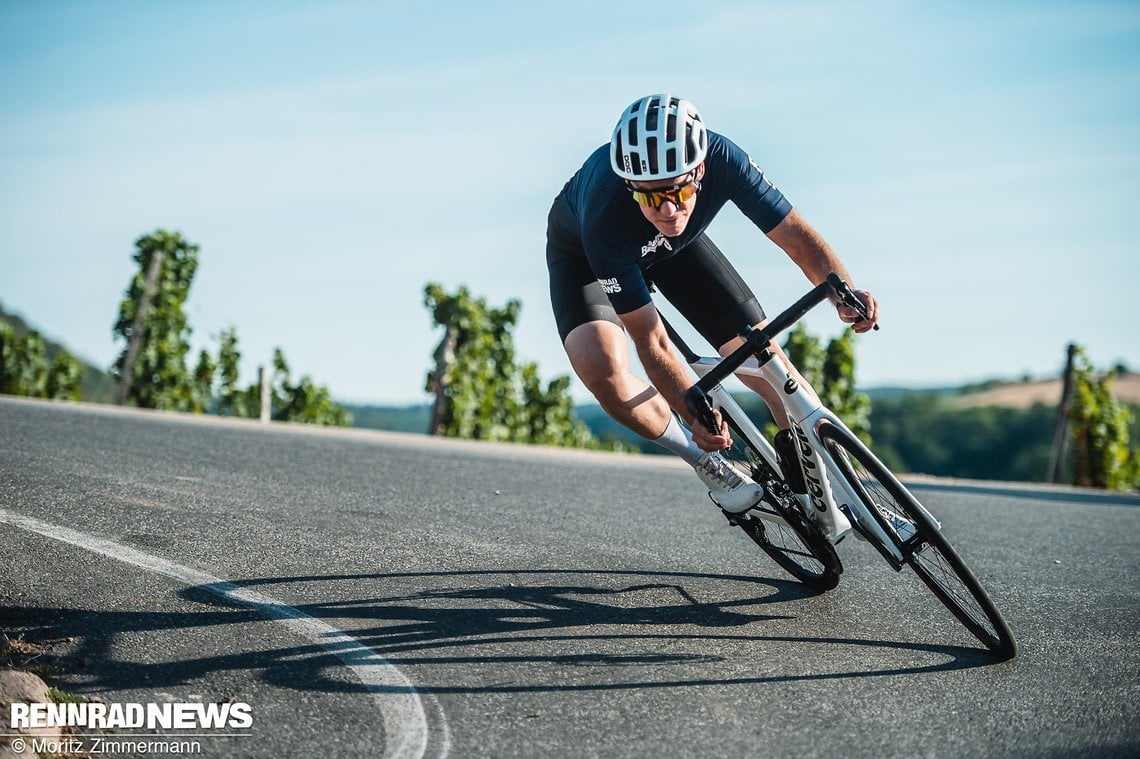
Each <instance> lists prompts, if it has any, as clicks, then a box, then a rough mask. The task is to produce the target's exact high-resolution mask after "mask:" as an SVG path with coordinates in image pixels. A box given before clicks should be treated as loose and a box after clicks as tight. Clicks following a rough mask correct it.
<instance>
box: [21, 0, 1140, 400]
mask: <svg viewBox="0 0 1140 759" xmlns="http://www.w3.org/2000/svg"><path fill="white" fill-rule="evenodd" d="M548 5H549V4H545V3H531V2H482V3H458V2H456V3H430V2H425V3H407V2H400V3H386V2H347V1H344V0H332V1H326V2H320V3H315V2H314V3H299V2H287V1H286V2H242V3H231V2H209V1H204V0H199V1H198V2H181V3H176V2H167V3H156V2H116V1H114V0H102V1H100V2H63V1H57V2H50V3H41V2H33V1H32V0H28V1H26V2H16V1H13V0H3V2H0V114H2V118H0V304H2V305H3V306H4V308H5V309H6V310H9V311H15V312H17V313H19V314H21V315H23V316H24V317H25V318H26V319H28V320H29V321H31V322H33V323H34V324H36V325H38V326H39V327H40V328H41V330H42V331H43V332H44V333H45V334H46V335H47V336H48V337H50V338H53V339H56V340H58V341H60V342H62V343H64V344H65V345H67V346H68V347H69V348H70V349H71V350H72V351H73V352H75V353H77V354H79V355H81V356H83V357H85V358H86V359H88V360H90V361H92V362H94V363H96V364H99V365H102V366H107V365H109V364H110V363H111V362H112V361H113V360H114V358H115V356H116V355H117V353H118V351H119V350H120V348H121V346H120V345H118V344H117V343H115V342H114V340H113V338H112V334H111V325H112V323H113V321H114V319H115V315H116V309H117V305H118V302H119V300H120V298H121V297H122V294H123V291H124V289H125V288H126V286H127V284H128V281H129V279H130V278H131V276H132V275H133V274H134V267H135V265H134V263H133V262H132V261H131V254H132V249H133V243H134V241H135V240H136V239H137V238H138V237H140V236H141V235H144V234H147V233H149V232H151V231H153V230H155V229H158V228H166V229H176V230H180V231H181V232H182V233H183V234H184V235H185V236H186V238H187V239H189V240H190V241H192V242H195V243H197V244H199V245H200V246H201V264H200V267H199V270H198V275H197V277H196V279H195V283H194V289H193V292H192V296H191V300H190V302H189V304H188V314H189V317H190V323H191V325H192V326H193V328H194V337H193V342H194V345H195V349H196V350H197V349H198V348H201V347H205V348H208V349H209V350H211V351H212V352H213V351H216V346H217V343H216V341H215V340H214V337H215V336H216V335H217V333H218V332H219V331H220V330H222V329H224V328H225V327H227V326H234V327H235V328H236V329H237V333H238V337H239V346H240V348H241V349H242V352H243V372H244V374H243V382H252V381H253V377H254V372H255V371H256V369H255V367H256V366H257V364H258V363H262V362H267V361H268V360H269V358H270V356H271V354H272V350H273V348H274V347H275V346H280V347H281V348H282V349H283V350H284V352H285V355H286V357H287V358H288V360H289V362H290V364H291V366H292V368H293V370H294V375H295V376H299V375H301V374H309V375H310V376H312V377H313V379H314V380H316V381H317V382H318V383H320V384H324V385H327V386H328V387H329V388H330V390H331V391H332V393H333V395H334V397H337V398H339V399H341V400H345V401H352V402H377V403H413V402H421V401H425V400H426V399H427V396H426V395H425V394H424V393H423V392H422V385H423V376H424V373H425V372H426V370H427V369H428V365H429V362H430V357H431V353H432V350H433V348H434V344H435V342H436V341H437V340H438V334H437V333H436V332H435V331H433V330H432V328H431V324H430V317H429V315H428V313H427V310H426V309H425V308H424V306H423V304H422V291H423V286H424V284H425V283H427V282H429V281H438V282H441V283H443V284H444V285H445V286H446V287H448V288H454V287H456V286H458V285H459V284H466V285H467V286H468V287H469V288H470V289H471V290H472V291H473V292H475V293H476V294H478V295H482V296H485V297H487V298H488V299H489V300H490V301H491V302H493V303H502V302H504V301H505V300H507V299H508V298H518V299H520V300H521V301H522V303H523V311H522V316H521V319H520V323H519V325H518V328H517V330H516V342H517V347H518V350H519V353H520V354H521V356H522V357H523V358H525V359H527V360H532V361H536V362H537V363H538V364H539V366H540V368H541V370H542V373H543V375H544V376H545V377H547V378H550V377H553V376H554V375H557V374H563V373H567V372H568V371H569V365H568V363H567V362H566V360H565V358H564V356H563V354H562V352H561V347H560V345H559V343H558V340H557V336H556V333H555V329H554V322H553V318H552V316H551V315H550V308H549V304H548V298H547V288H546V270H545V265H544V234H545V217H546V211H547V209H548V207H549V204H550V201H551V199H552V198H553V196H554V195H555V193H556V192H557V191H558V189H559V188H560V187H561V186H562V184H563V183H564V182H565V181H566V179H567V178H568V177H569V176H570V174H572V173H573V171H574V170H575V169H576V168H577V167H578V166H579V165H580V164H581V162H582V160H584V158H585V157H586V155H587V154H588V153H589V152H590V151H591V150H592V149H593V148H595V147H597V146H598V145H600V144H602V143H603V142H605V141H606V140H608V138H609V133H610V130H611V129H612V126H613V124H614V122H615V121H616V119H617V116H618V114H619V113H620V112H621V110H622V109H623V108H624V107H625V106H626V105H627V104H628V103H629V102H630V101H632V100H634V99H636V98H637V97H640V96H642V95H645V94H648V93H651V92H658V91H671V92H674V93H677V94H681V95H683V96H684V97H686V98H688V99H690V100H691V101H693V102H694V103H695V104H696V105H697V107H698V108H699V109H700V110H701V112H702V114H703V116H704V118H705V121H706V122H707V123H708V124H709V126H710V128H712V129H714V130H715V131H718V132H721V133H723V134H726V135H727V136H729V137H730V138H731V139H733V140H734V141H735V142H737V143H738V144H740V145H742V146H743V147H744V148H745V149H746V150H748V151H749V152H750V153H751V155H752V156H753V158H754V159H755V160H756V161H757V163H759V164H760V165H761V166H762V167H763V168H764V169H765V170H766V171H767V172H768V175H769V177H770V178H771V179H772V180H773V181H774V182H775V183H776V185H777V186H778V187H780V188H781V189H782V190H783V191H784V193H785V194H786V195H787V196H788V197H789V198H790V199H791V201H792V202H793V203H794V204H795V205H796V206H797V208H799V210H800V212H801V213H802V214H803V215H804V216H805V217H806V218H807V219H808V220H809V221H810V222H811V223H812V224H814V225H815V226H816V227H817V228H818V229H819V230H820V231H821V232H822V233H823V234H824V236H825V237H826V238H827V239H828V240H829V241H830V242H831V243H832V245H833V246H834V247H835V248H836V250H837V252H838V253H839V254H840V256H841V257H842V258H843V259H844V261H845V262H846V264H847V266H848V268H849V269H850V271H851V273H852V275H853V277H854V279H855V280H856V283H857V284H858V285H859V286H861V287H864V288H867V289H869V290H871V291H872V292H874V293H875V295H876V296H877V298H878V299H879V301H880V303H881V305H882V309H883V321H882V330H881V331H880V332H877V333H874V334H873V335H872V336H866V337H861V338H860V339H859V342H858V362H859V368H858V372H859V380H860V383H861V384H862V385H863V386H866V387H871V386H878V385H909V386H915V387H923V386H940V385H947V384H958V383H962V382H969V381H977V380H983V379H988V378H992V377H1007V378H1016V377H1020V376H1021V375H1023V374H1030V375H1033V376H1045V375H1050V374H1055V373H1057V372H1058V371H1059V369H1060V367H1061V365H1062V363H1063V358H1064V349H1065V345H1066V343H1068V342H1069V341H1076V342H1078V343H1080V344H1082V345H1084V346H1085V347H1086V348H1087V349H1088V351H1089V353H1090V354H1091V356H1092V358H1093V360H1094V362H1096V363H1097V364H1098V365H1101V366H1104V367H1108V366H1111V365H1113V364H1115V363H1117V362H1125V363H1127V364H1129V365H1130V366H1131V367H1132V368H1134V369H1137V368H1140V334H1138V333H1140V330H1138V326H1137V325H1140V305H1138V304H1140V298H1137V296H1136V291H1137V287H1138V286H1140V210H1138V209H1140V4H1138V3H1136V2H1095V1H1094V2H1084V3H1071V2H1064V3H1061V2H1050V1H1049V0H1035V1H1033V2H1003V3H992V2H957V3H930V2H891V1H889V0H877V1H876V2H868V3H847V2H839V1H836V2H814V1H812V0H806V1H804V2H795V3H788V2H780V3H775V2H757V1H748V2H703V3H695V4H674V5H655V6H647V5H646V4H643V3H625V2H612V1H611V2H605V3H603V2H591V1H586V2H577V3H570V4H565V5H566V7H564V8H556V7H548ZM651 10H652V11H653V12H651ZM710 234H711V235H712V237H713V239H714V240H715V241H716V242H717V243H718V245H719V246H720V247H721V248H722V249H723V250H724V251H725V252H726V253H727V254H728V255H729V257H730V258H731V259H732V260H733V261H734V263H736V264H737V266H738V268H739V269H740V271H741V272H742V274H743V275H744V276H745V278H746V279H747V280H748V281H749V282H750V283H751V284H752V285H753V287H754V289H755V290H756V291H757V293H758V294H759V295H760V297H761V301H762V303H764V304H765V305H766V307H767V308H768V310H769V312H770V313H775V312H776V311H778V310H779V309H780V308H781V307H783V306H784V305H786V304H788V303H790V302H791V301H792V300H794V299H795V298H796V297H798V296H799V295H800V294H801V293H802V292H803V291H804V290H805V289H806V287H807V282H806V280H804V279H803V277H802V275H801V274H800V273H799V271H798V269H796V268H795V267H794V265H793V264H791V262H790V261H789V260H788V259H787V257H786V256H784V255H783V253H781V252H780V251H779V249H778V248H776V247H775V246H774V245H772V244H771V243H770V242H768V241H767V240H766V239H765V238H764V237H763V236H762V235H761V234H760V233H759V231H757V230H756V229H755V228H754V227H752V226H750V224H749V223H748V222H747V220H746V219H744V217H743V216H742V215H740V214H739V213H737V212H736V210H735V209H734V208H733V207H732V206H729V207H728V208H726V210H725V211H724V212H723V213H722V214H721V217H720V218H718V220H717V221H716V222H715V223H714V225H713V227H712V229H711V230H710ZM666 311H667V309H666ZM809 326H810V327H811V328H812V330H813V331H814V332H816V333H817V334H819V335H821V336H824V337H830V336H832V335H834V334H836V333H837V331H838V329H839V325H838V323H837V322H836V321H835V319H834V316H833V313H825V312H824V310H822V309H821V310H820V312H819V313H817V314H813V315H812V316H811V317H809ZM575 396H576V397H578V398H580V399H583V398H585V397H586V396H585V395H584V391H583V390H582V388H581V386H580V385H576V386H575Z"/></svg>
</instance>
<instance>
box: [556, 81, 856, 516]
mask: <svg viewBox="0 0 1140 759" xmlns="http://www.w3.org/2000/svg"><path fill="white" fill-rule="evenodd" d="M730 200H731V201H732V202H733V203H735V204H736V206H737V207H738V208H739V209H740V210H741V211H742V212H743V213H744V215H745V216H747V217H748V218H749V219H751V220H752V222H753V223H754V224H756V226H757V227H759V228H760V230H761V231H762V232H764V234H766V235H767V236H768V238H769V239H770V240H772V241H773V242H774V243H775V244H776V245H777V246H779V247H780V248H781V249H783V251H784V252H785V253H786V254H787V255H788V256H789V257H790V258H791V259H792V261H794V262H795V263H796V264H797V265H798V266H799V267H800V269H801V270H802V271H803V272H804V274H805V275H806V276H807V278H808V279H809V280H811V282H812V283H813V284H819V283H820V282H822V281H823V280H824V279H825V278H826V277H827V274H828V273H829V272H832V271H835V272H837V273H839V274H840V275H841V276H842V277H843V278H844V279H845V280H847V281H851V278H850V276H849V275H848V274H847V272H846V269H845V268H844V266H843V264H842V263H841V262H840V260H839V259H838V257H836V255H835V253H834V252H833V251H832V250H831V247H830V246H829V245H828V244H827V243H826V242H825V241H824V239H823V238H822V237H821V236H820V235H819V234H818V233H817V232H816V231H815V230H814V229H813V228H812V227H811V226H809V225H808V223H807V222H806V221H804V219H803V218H802V217H801V216H800V215H799V213H797V212H796V211H795V210H794V209H793V208H792V206H791V204H790V203H789V202H788V200H787V199H786V198H785V197H784V196H783V194H782V193H781V192H780V191H779V190H778V189H776V188H775V187H774V186H773V185H772V184H771V182H769V181H768V179H767V177H766V176H765V175H764V172H763V171H761V170H760V168H759V166H757V164H756V163H755V162H754V161H752V160H751V158H750V157H749V156H748V154H747V153H745V152H744V151H743V150H742V149H741V148H739V147H737V146H736V145H735V144H733V143H732V142H730V141H729V140H728V139H727V138H725V137H723V136H721V135H719V134H717V133H715V132H711V131H708V130H707V129H706V128H705V125H704V122H703V121H702V120H701V117H700V114H699V113H698V112H697V109H696V108H695V107H694V106H693V105H692V104H691V103H689V102H688V101H686V100H683V99H681V98H678V97H675V96H672V95H649V96H647V97H644V98H641V99H640V100H637V101H636V102H634V103H633V104H631V105H630V106H629V107H628V108H626V109H625V111H624V112H623V113H622V115H621V118H620V119H619V120H618V123H617V126H616V127H615V128H614V131H613V136H612V138H611V141H610V143H609V144H608V145H603V146H601V147H599V148H598V149H597V150H595V151H594V152H593V153H592V154H591V155H590V157H589V158H588V159H586V162H585V163H584V164H583V165H582V167H581V168H580V169H579V170H578V172H577V173H576V174H574V176H573V177H572V178H571V179H570V181H569V182H567V183H566V185H565V186H564V187H563V188H562V191H561V192H560V193H559V194H558V196H557V198H555V200H554V204H553V206H552V207H551V210H550V214H549V217H548V220H547V246H546V261H547V267H548V268H549V273H550V293H551V302H552V305H553V307H554V315H555V319H556V320H557V324H558V331H559V335H560V337H561V338H562V344H563V346H564V347H565V350H566V354H567V356H568V357H569V359H570V364H571V366H572V367H573V369H574V372H575V373H576V374H577V375H578V377H579V378H580V379H581V380H582V382H583V384H585V386H586V388H587V389H588V390H589V391H590V392H591V393H592V394H593V396H594V397H595V398H596V399H597V401H598V403H599V404H601V406H602V408H603V409H605V411H606V412H607V413H608V414H609V415H610V416H612V417H613V418H614V419H615V420H617V421H618V422H621V423H622V424H623V425H625V426H626V427H628V428H629V429H631V430H633V431H634V432H635V433H637V434H638V435H640V436H642V437H644V438H646V439H648V440H652V441H655V442H656V443H658V444H660V445H662V446H663V447H665V448H667V449H668V450H670V451H673V452H674V453H676V454H677V455H679V456H680V457H681V458H682V459H684V460H685V461H686V462H688V463H689V464H691V465H692V466H693V468H694V469H695V470H696V473H697V475H698V477H700V479H701V481H702V482H703V483H704V484H705V485H706V486H707V487H708V489H709V492H710V494H711V495H712V497H713V499H714V500H715V501H716V503H717V504H718V505H719V506H720V507H721V508H722V509H724V510H725V511H729V512H733V513H741V512H744V511H747V510H748V509H749V508H751V507H752V506H754V505H755V504H756V503H757V502H758V501H759V500H760V498H761V497H762V496H763V490H762V488H761V487H760V486H759V485H758V484H757V483H755V482H753V481H752V480H751V479H749V478H748V477H746V476H744V475H742V474H741V473H740V472H738V471H737V470H736V469H735V468H733V467H732V466H731V465H730V464H728V462H727V461H725V459H724V458H723V457H722V456H721V455H720V453H719V451H721V450H723V449H724V448H727V447H728V446H730V445H731V444H732V441H731V438H730V437H729V430H728V427H727V425H725V424H724V423H723V422H722V421H721V420H720V418H719V414H718V415H717V423H718V427H719V429H716V430H709V429H705V428H704V427H703V426H702V425H701V424H700V423H699V422H697V421H696V420H694V419H691V418H689V415H688V412H687V411H686V409H685V405H684V393H685V391H686V390H687V389H688V388H689V387H690V386H691V385H692V379H691V375H690V373H689V369H688V366H686V365H685V363H684V362H683V361H682V360H681V359H680V357H679V356H678V355H677V354H676V353H675V352H674V351H673V350H672V346H671V343H670V341H669V338H668V335H667V334H666V332H665V328H664V326H663V324H662V321H661V318H660V315H659V314H658V312H657V309H656V307H655V306H654V305H653V303H652V300H651V297H650V289H651V286H652V287H653V288H655V289H656V290H658V291H660V292H661V294H662V295H663V296H664V297H665V298H666V299H667V300H668V301H669V302H670V303H672V304H673V305H674V306H675V307H676V308H677V310H678V311H679V312H680V313H681V314H682V315H683V316H684V317H685V319H687V320H688V321H689V322H690V323H691V324H692V325H693V326H694V327H695V328H696V329H697V331H698V332H700V334H701V336H702V337H704V338H705V339H706V340H708V342H709V343H710V344H711V345H713V346H716V347H717V349H718V350H719V352H720V353H721V355H727V354H728V353H730V352H732V351H733V350H734V349H735V348H736V347H738V346H739V345H741V343H742V340H741V338H740V337H739V336H738V332H739V331H740V329H741V327H742V326H743V325H745V324H752V325H761V324H763V323H764V318H765V317H764V311H763V309H762V308H761V307H760V304H759V302H758V301H757V299H756V296H755V295H754V294H753V293H752V291H751V290H750V289H749V287H748V285H746V284H745V283H744V281H743V280H742V279H741V277H740V275H739V274H738V273H737V271H736V270H735V269H734V268H733V266H732V265H731V264H730V263H729V262H728V260H727V259H726V258H725V257H724V255H723V254H722V253H721V252H720V250H719V249H717V247H716V246H715V245H714V244H713V242H712V240H710V239H709V238H708V236H707V235H706V234H705V230H706V229H707V228H708V226H709V224H710V223H711V222H712V220H713V218H714V217H715V216H716V215H717V213H719V212H720V210H721V208H723V207H724V205H725V204H726V203H727V202H728V201H730ZM858 293H859V297H860V298H861V299H862V300H863V302H864V303H865V304H866V305H867V309H868V312H869V318H868V319H867V320H866V321H862V322H859V321H858V320H859V315H858V314H857V313H856V312H855V311H854V310H853V309H850V308H848V307H846V306H840V307H839V309H838V310H839V318H840V319H841V320H842V321H844V322H847V323H850V324H852V325H853V326H854V329H855V331H857V332H866V331H867V330H869V329H871V327H872V326H873V325H874V323H875V322H876V321H877V319H878V308H877V304H876V302H875V299H874V298H872V297H871V295H870V293H868V292H866V291H865V290H860V291H858ZM856 322H858V323H856ZM626 333H628V335H629V337H630V338H631V339H632V341H633V344H634V346H635V348H636V350H637V355H638V358H639V359H640V361H641V364H642V366H643V368H644V369H645V372H646V374H647V375H648V378H649V382H650V383H652V384H649V383H647V382H646V381H645V380H644V379H642V378H641V377H639V376H637V375H636V374H634V373H633V371H632V370H631V365H630V354H629V348H628V345H627V342H626ZM771 349H772V350H773V351H775V352H777V353H780V355H781V356H783V354H782V351H781V350H780V348H779V346H777V345H776V344H775V343H774V342H773V343H772V345H771ZM784 358H785V361H786V357H784ZM787 363H788V365H789V366H791V364H790V362H787ZM793 371H794V370H793ZM743 379H744V382H745V383H746V384H747V385H748V386H749V387H751V388H752V389H753V390H755V391H756V392H757V393H759V394H760V396H761V397H763V398H764V400H765V402H766V403H767V405H768V407H769V408H770V409H771V410H772V415H773V418H774V419H775V421H776V423H777V424H778V425H779V427H780V430H781V431H780V433H779V434H778V435H777V436H776V440H775V447H776V451H777V454H778V455H779V457H780V460H781V462H794V461H796V458H795V444H794V441H793V440H792V437H791V432H790V430H789V429H788V427H789V421H788V419H787V416H786V414H785V413H784V411H783V407H782V405H781V404H780V403H779V402H778V399H776V398H772V397H770V394H771V393H772V392H773V391H772V390H771V389H770V387H769V386H768V385H767V384H766V383H764V382H763V381H760V380H758V379H752V378H743ZM797 379H798V380H800V381H802V377H798V376H797ZM677 415H682V416H683V417H684V418H685V421H686V422H688V423H689V425H690V428H691V432H690V430H689V429H686V428H685V427H684V426H683V425H681V424H680V423H679V422H678V418H677ZM784 469H785V470H786V471H785V474H786V476H787V477H788V478H789V483H791V484H793V487H796V486H797V485H798V487H796V489H797V490H801V492H802V476H801V475H800V472H799V467H798V466H787V465H786V464H785V465H784ZM797 478H798V480H799V482H796V480H797Z"/></svg>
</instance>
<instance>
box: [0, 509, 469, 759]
mask: <svg viewBox="0 0 1140 759" xmlns="http://www.w3.org/2000/svg"><path fill="white" fill-rule="evenodd" d="M0 522H3V523H7V524H10V525H13V526H14V527H19V528H20V529H22V530H26V531H28V532H34V533H36V534H38V535H42V536H44V537H47V538H51V539H52V540H58V541H60V542H63V543H70V544H71V545H74V546H78V547H79V548H83V549H85V550H87V551H92V552H93V553H98V554H101V555H103V556H106V557H108V558H111V559H114V560H116V561H121V562H123V563H125V564H131V565H133V566H136V567H139V568H140V569H145V570H147V571H148V572H153V573H155V574H158V575H162V576H164V577H169V578H171V579H173V580H177V581H178V582H181V583H185V584H186V585H191V586H197V587H201V588H202V589H203V590H205V591H207V592H210V593H213V594H214V595H217V596H221V597H222V598H224V599H227V600H229V601H234V602H237V603H240V604H242V605H244V606H248V607H251V608H253V609H256V610H258V611H260V612H262V613H263V614H265V615H267V616H269V617H270V618H272V619H274V620H276V621H278V622H280V623H281V624H283V625H285V627H286V628H288V629H289V630H290V631H291V632H293V633H295V634H296V635H299V636H301V637H302V638H305V639H306V640H308V641H310V642H312V643H316V644H317V645H319V646H321V647H322V648H325V649H326V650H328V651H329V653H332V654H334V655H336V657H337V658H339V659H340V660H341V661H342V662H344V665H345V666H346V667H348V668H349V669H350V670H351V671H352V673H353V674H354V675H355V676H356V677H357V678H358V679H359V680H360V682H361V683H363V684H364V686H365V687H366V688H367V689H368V690H369V691H371V693H372V697H373V698H374V699H375V700H376V702H377V706H378V707H379V709H380V714H381V717H382V720H383V723H384V735H385V739H386V740H385V752H384V756H386V757H392V758H393V759H422V757H423V756H424V755H425V754H426V752H427V749H428V724H427V715H426V713H425V712H424V705H423V702H422V701H421V700H420V697H419V694H418V693H416V690H415V687H414V686H413V685H412V683H411V681H409V680H408V679H407V678H406V677H405V676H404V674H403V673H402V672H400V670H399V669H397V668H396V667H395V666H393V665H392V664H390V663H388V661H387V660H386V659H384V658H383V657H382V656H380V655H379V654H377V653H376V652H375V651H373V650H372V649H370V648H368V647H367V646H365V645H363V644H362V643H360V642H359V641H357V640H356V639H355V638H353V637H352V636H351V635H349V634H348V633H346V632H344V631H343V630H338V629H337V628H335V627H332V626H331V625H327V624H325V623H324V622H322V621H321V620H319V619H316V618H315V617H310V616H309V615H308V614H305V613H304V612H303V611H300V610H298V609H295V608H293V607H292V606H288V605H286V604H283V603H281V602H280V601H277V600H275V599H273V598H271V597H269V596H266V595H263V594H261V593H256V592H254V591H252V590H249V589H248V588H243V587H241V586H240V585H235V584H233V583H231V582H226V581H225V580H222V579H220V578H218V577H214V576H213V575H210V574H207V573H205V572H200V571H198V570H196V569H191V568H190V567H186V566H182V565H181V564H175V563H173V562H169V561H166V560H165V559H160V558H159V557H157V556H151V555H150V554H146V553H143V552H141V551H138V550H136V549H134V548H131V547H130V546H125V545H123V544H121V543H116V542H114V541H111V540H106V539H104V538H98V537H95V536H94V535H88V534H86V533H82V532H79V531H77V530H72V529H70V528H67V527H63V526H61V525H57V524H51V523H50V522H43V521H41V520H39V519H36V518H34V517H29V516H25V515H23V514H15V513H13V512H10V511H6V510H5V509H0ZM392 690H394V691H397V692H395V693H393V692H390V691H392ZM437 719H438V720H439V723H440V728H441V731H440V732H441V735H440V736H439V738H441V740H438V741H436V745H435V746H433V748H434V749H435V754H436V756H438V757H440V759H442V757H445V756H446V755H447V753H448V748H449V745H448V744H449V743H450V740H449V736H448V731H447V726H446V724H445V723H443V721H442V714H440V715H439V716H438V718H437Z"/></svg>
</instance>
